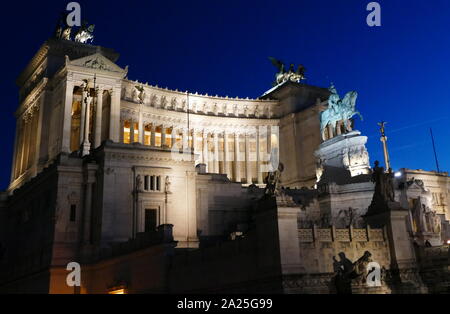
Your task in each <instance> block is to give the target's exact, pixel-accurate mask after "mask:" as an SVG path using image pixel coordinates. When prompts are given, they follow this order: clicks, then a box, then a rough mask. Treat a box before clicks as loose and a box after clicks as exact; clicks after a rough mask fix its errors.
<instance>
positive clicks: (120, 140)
mask: <svg viewBox="0 0 450 314" xmlns="http://www.w3.org/2000/svg"><path fill="white" fill-rule="evenodd" d="M124 129H125V121H124V120H120V133H119V142H120V143H124V139H123V133H124V131H125V130H124Z"/></svg>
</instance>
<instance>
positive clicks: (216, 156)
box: [213, 131, 220, 173]
mask: <svg viewBox="0 0 450 314" xmlns="http://www.w3.org/2000/svg"><path fill="white" fill-rule="evenodd" d="M213 140H214V155H213V156H214V157H213V158H214V173H220V169H219V135H218V134H217V132H216V131H214V133H213Z"/></svg>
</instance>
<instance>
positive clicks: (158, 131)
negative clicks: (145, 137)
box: [155, 127, 162, 147]
mask: <svg viewBox="0 0 450 314" xmlns="http://www.w3.org/2000/svg"><path fill="white" fill-rule="evenodd" d="M161 140H162V139H161V127H157V128H156V129H155V146H158V147H161Z"/></svg>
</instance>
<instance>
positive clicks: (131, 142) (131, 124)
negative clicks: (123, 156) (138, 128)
mask: <svg viewBox="0 0 450 314" xmlns="http://www.w3.org/2000/svg"><path fill="white" fill-rule="evenodd" d="M133 143H134V121H133V120H130V144H133Z"/></svg>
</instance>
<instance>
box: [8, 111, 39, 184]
mask: <svg viewBox="0 0 450 314" xmlns="http://www.w3.org/2000/svg"><path fill="white" fill-rule="evenodd" d="M41 111H43V110H41ZM19 121H20V119H17V120H16V132H15V136H14V152H13V162H12V167H11V180H10V181H11V182H13V181H14V180H15V179H16V178H17V175H16V173H17V155H18V151H19V149H18V148H19V142H18V141H19V130H20V124H19V123H20V122H19Z"/></svg>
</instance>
